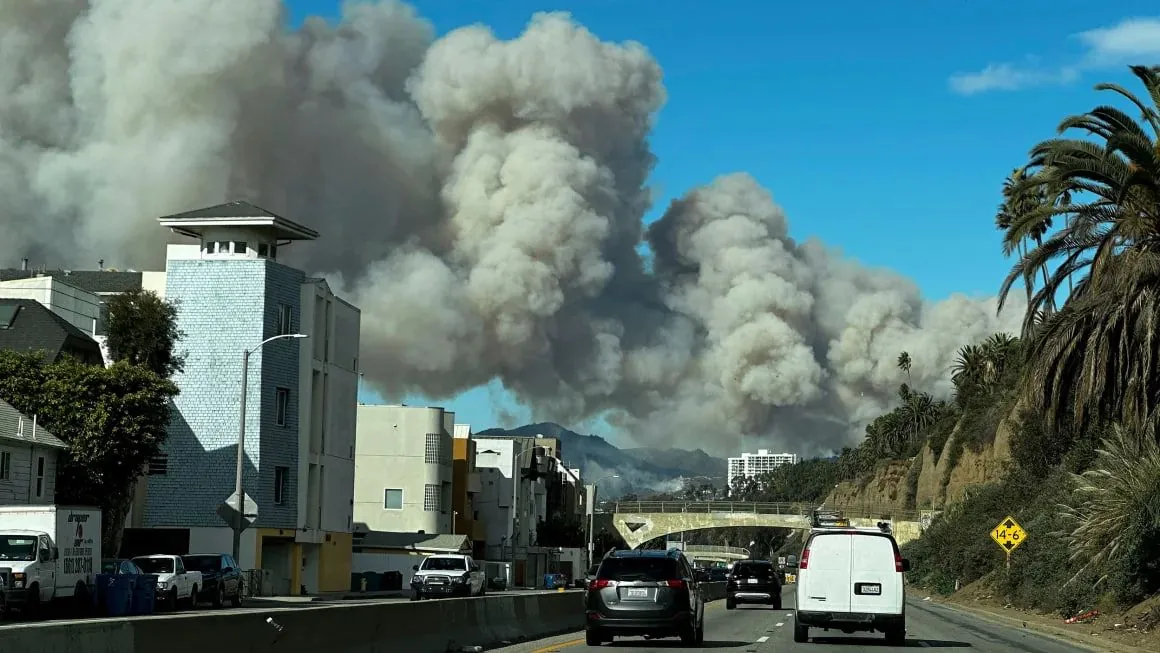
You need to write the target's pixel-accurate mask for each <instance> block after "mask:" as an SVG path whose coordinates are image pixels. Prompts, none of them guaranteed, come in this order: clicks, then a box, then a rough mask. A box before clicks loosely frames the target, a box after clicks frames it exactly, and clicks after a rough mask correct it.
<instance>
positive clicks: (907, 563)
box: [902, 558, 910, 572]
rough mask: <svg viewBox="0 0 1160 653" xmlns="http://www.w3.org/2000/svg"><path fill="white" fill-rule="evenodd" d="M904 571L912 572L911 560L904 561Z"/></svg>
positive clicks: (905, 559) (904, 559)
mask: <svg viewBox="0 0 1160 653" xmlns="http://www.w3.org/2000/svg"><path fill="white" fill-rule="evenodd" d="M902 571H903V572H907V571H910V559H909V558H903V559H902Z"/></svg>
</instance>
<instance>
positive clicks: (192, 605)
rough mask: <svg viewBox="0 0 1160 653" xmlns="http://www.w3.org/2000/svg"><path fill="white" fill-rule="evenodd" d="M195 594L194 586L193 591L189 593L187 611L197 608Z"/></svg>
mask: <svg viewBox="0 0 1160 653" xmlns="http://www.w3.org/2000/svg"><path fill="white" fill-rule="evenodd" d="M197 592H198V589H197V585H194V586H193V589H191V590H190V591H189V609H191V610H192V609H194V608H196V607H197Z"/></svg>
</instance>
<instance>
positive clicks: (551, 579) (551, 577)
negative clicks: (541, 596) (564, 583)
mask: <svg viewBox="0 0 1160 653" xmlns="http://www.w3.org/2000/svg"><path fill="white" fill-rule="evenodd" d="M558 580H559V576H558V574H544V589H546V590H554V589H556V584H557V582H558Z"/></svg>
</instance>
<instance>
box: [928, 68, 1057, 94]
mask: <svg viewBox="0 0 1160 653" xmlns="http://www.w3.org/2000/svg"><path fill="white" fill-rule="evenodd" d="M1076 75H1077V71H1076V70H1075V68H1063V69H1060V70H1043V69H1035V68H1021V67H1019V66H1016V65H1014V64H1009V63H999V64H989V65H988V66H987V67H986V68H984V69H982V70H980V71H978V72H974V73H955V74H954V75H951V78H950V85H951V90H953V91H954V92H956V93H959V94H961V95H974V94H976V93H985V92H987V91H1014V90H1017V89H1021V88H1027V87H1030V86H1045V85H1048V84H1065V83H1067V82H1070V81H1072V80H1074V79H1075V77H1076Z"/></svg>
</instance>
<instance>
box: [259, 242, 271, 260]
mask: <svg viewBox="0 0 1160 653" xmlns="http://www.w3.org/2000/svg"><path fill="white" fill-rule="evenodd" d="M258 256H261V257H262V258H268V257H269V256H270V246H269V245H267V244H266V243H258Z"/></svg>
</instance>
